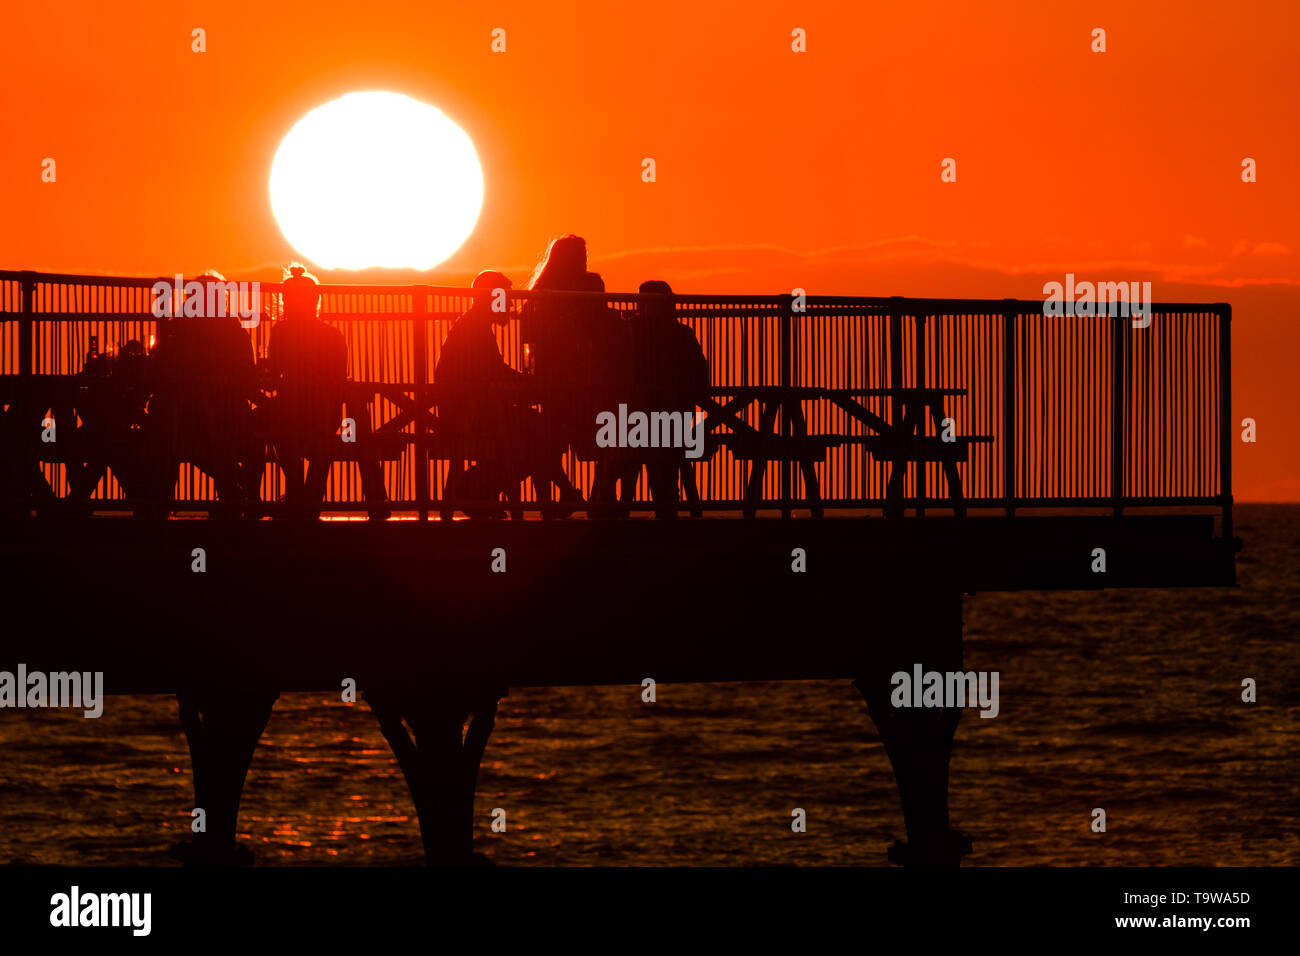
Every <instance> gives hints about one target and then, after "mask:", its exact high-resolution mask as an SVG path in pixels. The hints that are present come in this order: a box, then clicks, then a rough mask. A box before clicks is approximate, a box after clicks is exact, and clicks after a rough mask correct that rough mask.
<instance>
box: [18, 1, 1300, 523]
mask: <svg viewBox="0 0 1300 956" xmlns="http://www.w3.org/2000/svg"><path fill="white" fill-rule="evenodd" d="M455 6H458V7H459V9H452V7H453V4H450V3H429V2H427V0H426V2H419V3H407V4H399V3H382V2H377V0H370V2H366V3H346V4H332V3H329V2H320V3H312V4H292V5H290V4H273V3H268V2H259V3H244V2H240V0H226V2H220V3H176V2H171V3H157V4H145V3H126V4H111V5H110V4H89V3H62V4H21V5H11V7H10V8H7V9H6V13H5V25H4V28H3V31H2V32H0V75H2V77H3V83H0V116H3V120H2V122H3V124H4V132H3V137H0V200H2V201H3V205H2V206H0V208H3V211H4V216H5V221H6V224H7V228H6V229H5V230H4V231H3V233H2V234H0V267H2V268H11V269H16V268H34V269H43V270H50V271H66V272H101V273H122V274H145V275H157V274H170V273H172V272H175V271H185V272H191V271H199V270H202V269H204V268H209V267H212V268H217V269H220V270H221V271H223V272H225V273H226V274H227V275H228V276H231V277H236V278H242V277H247V278H263V279H271V278H276V277H277V276H278V274H279V271H278V266H279V264H280V263H282V262H284V261H287V260H288V259H291V258H295V254H294V252H293V250H292V249H291V248H290V247H289V245H288V244H287V243H286V241H285V240H284V238H283V236H282V235H281V233H280V231H279V228H278V227H277V226H276V224H275V221H274V219H273V218H272V216H271V211H270V203H269V201H268V197H267V179H268V175H269V169H270V163H271V158H272V156H273V154H274V152H275V149H276V146H277V145H278V143H279V141H280V138H281V137H282V136H283V135H284V134H285V133H286V132H287V131H288V130H289V128H290V127H291V126H292V125H293V123H294V122H296V121H297V120H298V119H299V118H300V117H301V116H302V115H303V114H304V113H306V112H307V111H308V110H310V109H311V108H313V107H315V106H318V105H320V104H321V103H323V102H325V101H327V100H330V99H333V98H335V97H337V96H339V95H341V94H343V93H346V92H350V91H356V90H367V89H387V90H393V91H396V92H401V93H406V94H408V95H410V96H413V97H415V98H417V99H420V100H423V101H425V102H428V103H432V104H433V105H435V106H437V107H439V108H440V109H442V110H443V111H444V112H445V113H447V114H448V115H449V116H450V117H451V118H452V119H453V120H455V121H456V122H457V123H459V124H460V125H461V126H462V127H463V128H464V129H465V130H466V131H467V132H468V133H469V135H470V136H471V138H472V139H473V140H474V143H475V146H476V148H477V150H478V152H479V157H480V160H481V161H482V163H483V166H484V177H485V183H486V193H485V200H484V207H483V212H482V215H481V217H480V220H479V224H478V228H477V230H476V232H475V234H474V235H473V236H472V237H471V238H470V239H469V241H468V242H466V243H465V245H464V246H463V247H462V248H461V250H460V251H459V252H458V253H457V254H456V255H455V256H454V257H453V258H452V259H450V260H448V261H447V262H446V263H444V264H443V265H442V266H440V267H439V268H437V269H435V270H433V271H432V272H430V273H422V274H421V273H412V272H400V273H393V274H391V275H385V276H384V278H385V279H387V280H389V281H415V280H416V279H417V278H418V279H419V280H420V281H431V282H447V283H459V282H462V281H464V279H465V278H466V277H467V276H468V275H471V274H473V273H474V272H477V271H478V270H479V269H481V268H485V267H497V268H503V269H504V270H505V271H507V272H508V273H510V274H511V275H513V276H514V277H515V278H516V280H523V279H524V278H525V277H526V274H527V272H528V270H529V269H530V268H531V266H532V264H533V263H534V262H535V261H536V258H537V255H538V253H539V252H540V251H541V250H542V248H543V246H544V245H545V243H546V241H547V239H548V238H549V237H551V236H552V235H555V234H557V233H562V232H577V233H580V234H582V235H584V236H586V237H587V240H588V243H589V245H590V248H591V252H592V257H593V267H594V268H597V269H599V270H600V271H601V272H603V273H604V275H605V277H606V280H607V283H608V285H609V287H610V288H611V289H615V290H620V289H634V288H635V286H636V284H637V283H639V282H640V281H641V280H642V279H645V278H650V277H659V278H665V279H668V280H669V281H670V282H672V283H673V285H674V287H675V288H677V289H679V290H681V291H700V292H772V291H789V290H790V289H791V288H793V287H794V286H800V287H803V288H806V289H807V290H808V291H809V292H810V293H814V294H815V293H842V294H852V293H856V294H864V295H895V294H902V295H917V294H924V295H934V296H948V295H951V296H962V295H966V296H992V297H1002V296H1020V297H1024V298H1039V297H1041V295H1042V291H1041V290H1042V284H1043V282H1044V281H1046V280H1047V279H1051V278H1056V279H1060V278H1062V276H1063V274H1064V273H1065V272H1066V271H1073V272H1075V273H1076V274H1078V275H1079V276H1080V278H1094V279H1106V280H1133V279H1149V280H1151V281H1152V283H1153V296H1154V298H1155V299H1156V300H1158V301H1159V300H1165V301H1169V300H1182V301H1187V300H1191V301H1225V300H1226V301H1229V302H1231V303H1232V304H1233V306H1234V309H1235V317H1236V318H1235V322H1234V374H1235V387H1234V415H1235V417H1236V418H1237V420H1238V421H1239V420H1240V419H1241V418H1242V417H1244V416H1246V415H1251V416H1253V417H1255V418H1256V420H1257V421H1258V423H1259V443H1258V444H1256V445H1242V444H1238V445H1237V446H1236V448H1235V450H1234V464H1235V472H1236V475H1235V486H1236V491H1237V495H1238V498H1239V499H1242V500H1252V499H1253V500H1300V434H1297V428H1296V425H1295V419H1296V415H1297V413H1300V407H1298V406H1300V402H1297V401H1296V386H1295V381H1296V374H1295V372H1294V371H1293V365H1294V362H1295V360H1296V357H1297V355H1300V333H1298V332H1297V326H1296V315H1297V308H1296V307H1297V305H1300V287H1298V286H1300V259H1298V258H1297V256H1298V255H1300V222H1298V221H1297V217H1296V216H1295V211H1296V210H1297V209H1300V168H1298V162H1297V157H1298V156H1300V105H1297V100H1298V97H1297V93H1298V90H1297V85H1298V84H1297V81H1298V80H1300V42H1297V40H1296V37H1297V35H1300V4H1297V3H1295V2H1287V0H1279V2H1272V3H1249V2H1241V0H1237V2H1221V3H1208V2H1185V0H1171V2H1163V3H1156V2H1148V0H1143V2H1140V3H1138V2H1133V0H1126V2H1118V3H1108V2H1089V3H1068V2H1046V0H1037V2H1024V3H987V4H986V3H978V4H977V3H969V2H966V3H949V2H943V3H924V2H919V0H917V2H910V3H898V4H887V5H886V4H845V3H817V2H811V3H810V2H801V3H798V4H791V3H768V2H759V0H756V2H749V3H734V4H733V3H729V4H710V3H704V2H699V0H695V2H692V3H678V2H668V0H655V2H654V3H650V4H608V3H587V4H564V5H561V4H554V3H546V4H539V3H536V2H532V3H494V4H482V3H474V4H470V3H465V4H459V5H455ZM196 26H197V27H203V28H204V29H205V30H206V31H207V46H208V50H207V52H206V53H203V54H195V53H192V52H191V50H190V42H191V39H190V31H191V29H193V28H194V27H196ZM494 27H503V28H504V29H505V30H506V35H507V52H506V53H504V54H494V53H492V52H491V49H490V42H491V36H490V34H491V30H492V29H493V28H494ZM794 27H802V28H804V29H805V30H806V31H807V35H808V52H807V53H806V54H802V55H800V54H794V53H792V52H791V50H790V31H791V29H793V28H794ZM1094 27H1104V28H1105V29H1106V31H1107V47H1108V49H1107V52H1106V53H1104V54H1094V53H1092V52H1091V51H1090V49H1089V45H1090V32H1091V30H1092V29H1093V28H1094ZM47 156H48V157H53V158H55V160H56V161H57V164H58V166H57V170H58V180H57V182H56V183H53V184H50V183H42V182H41V179H40V171H41V168H40V164H41V160H42V159H43V158H45V157H47ZM647 156H649V157H653V158H654V159H655V160H656V163H657V166H658V181H657V182H656V183H653V184H646V183H643V182H642V181H641V177H640V172H641V160H642V158H643V157H647ZM1246 156H1250V157H1253V158H1255V159H1256V160H1257V162H1258V164H1259V174H1258V175H1259V181H1258V182H1257V183H1254V184H1244V183H1242V182H1241V177H1240V168H1241V167H1240V164H1241V160H1242V158H1243V157H1246ZM944 157H953V158H955V159H956V160H957V182H956V183H949V184H946V183H941V182H940V178H939V172H940V161H941V160H942V159H943V158H944ZM322 277H323V278H326V279H333V280H334V281H357V279H358V276H357V274H356V273H332V274H326V275H323V276H322ZM378 277H379V274H376V273H373V272H372V273H368V274H366V275H364V276H363V277H362V278H367V279H375V278H378Z"/></svg>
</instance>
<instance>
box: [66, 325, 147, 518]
mask: <svg viewBox="0 0 1300 956" xmlns="http://www.w3.org/2000/svg"><path fill="white" fill-rule="evenodd" d="M149 361H150V360H149V357H148V356H147V355H146V354H145V349H144V345H142V344H141V343H140V342H139V341H138V340H136V339H131V340H130V341H129V342H127V343H126V344H124V345H123V346H122V348H121V349H120V350H119V351H118V352H117V353H116V354H110V353H108V352H103V353H98V354H96V353H94V352H92V353H90V354H88V355H87V356H86V363H85V365H84V366H83V368H82V372H81V375H80V376H79V377H80V379H81V382H82V388H81V390H80V393H79V395H78V397H77V399H76V403H75V404H76V411H77V415H78V416H79V417H80V418H81V428H79V429H78V430H77V436H78V441H79V443H80V444H81V445H82V447H83V448H84V452H83V454H81V455H80V456H79V458H81V461H78V462H75V463H72V462H70V463H69V468H68V486H69V496H68V497H69V499H70V500H71V501H72V502H75V503H76V506H77V507H78V508H79V509H80V510H82V511H83V512H88V511H89V510H90V499H91V495H93V494H94V492H95V489H96V488H97V487H99V483H100V482H101V481H102V480H103V479H104V475H105V474H106V472H107V471H108V470H109V469H110V468H111V469H112V471H113V476H114V477H115V478H116V479H117V483H118V484H119V485H121V487H122V490H123V492H124V493H125V496H126V498H127V500H128V501H133V500H137V499H138V497H139V496H140V495H142V494H145V493H146V491H147V480H148V479H147V476H146V475H145V474H144V465H143V463H142V461H141V455H142V453H143V446H142V439H143V435H144V429H145V427H146V426H147V424H148V418H147V410H148V405H149V380H148V369H149ZM83 462H84V463H83Z"/></svg>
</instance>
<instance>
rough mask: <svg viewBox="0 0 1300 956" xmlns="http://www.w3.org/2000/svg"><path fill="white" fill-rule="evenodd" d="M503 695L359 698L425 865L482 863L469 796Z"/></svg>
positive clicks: (383, 692)
mask: <svg viewBox="0 0 1300 956" xmlns="http://www.w3.org/2000/svg"><path fill="white" fill-rule="evenodd" d="M504 696H505V689H504V688H484V689H480V690H475V691H469V692H466V691H463V690H461V691H449V692H443V693H438V692H431V693H430V692H424V693H419V694H417V693H415V692H411V691H397V690H393V689H387V688H385V689H370V690H367V691H366V692H365V698H366V702H367V703H368V704H370V709H371V710H373V711H374V713H375V716H376V717H377V718H378V719H379V728H380V730H382V731H383V733H384V737H385V738H386V739H387V740H388V743H389V746H391V747H392V748H393V754H394V756H396V757H397V763H398V765H399V766H400V767H401V768H402V775H403V776H404V777H406V783H407V786H408V787H410V788H411V797H412V798H413V799H414V801H415V811H416V813H417V815H418V816H419V820H420V836H421V838H422V839H423V841H424V859H425V862H426V863H427V864H428V865H429V866H473V865H479V864H482V863H485V862H486V860H485V859H484V858H482V857H476V856H475V855H474V794H475V791H476V790H477V788H478V770H479V764H480V763H481V762H482V760H483V753H484V751H485V750H486V749H487V743H488V737H489V736H490V735H491V733H492V728H493V726H494V725H495V723H496V713H497V704H498V702H499V701H500V699H501V698H502V697H504ZM466 721H468V722H469V729H468V730H466V729H465V724H466ZM408 727H409V728H410V730H409V731H408V729H407V728H408Z"/></svg>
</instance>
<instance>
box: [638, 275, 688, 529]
mask: <svg viewBox="0 0 1300 956" xmlns="http://www.w3.org/2000/svg"><path fill="white" fill-rule="evenodd" d="M639 291H640V293H641V295H643V296H650V297H652V298H647V299H642V300H641V302H640V303H639V304H638V306H637V310H636V313H635V314H634V315H633V317H632V320H631V323H630V326H631V328H630V330H629V339H630V344H631V384H632V391H633V393H634V395H635V404H634V405H632V406H631V407H634V408H637V409H640V410H643V411H647V412H656V411H657V412H672V413H676V414H678V415H680V417H681V418H680V420H681V421H682V423H683V431H684V429H685V426H686V423H687V422H688V421H693V420H694V417H695V415H696V406H698V405H702V404H703V403H704V399H705V398H706V397H707V396H708V393H709V363H708V361H707V360H706V359H705V357H704V351H703V349H701V348H700V343H699V341H698V340H697V339H696V338H695V333H694V332H692V331H691V330H690V329H689V328H688V327H687V326H685V325H682V324H681V323H680V322H678V321H677V316H676V311H675V309H674V308H673V299H672V295H673V290H672V288H671V287H669V285H668V283H667V282H663V281H660V280H651V281H649V282H643V283H641V288H640V290H639ZM702 440H703V439H702V437H701V441H702ZM702 450H703V449H702V448H701V451H702ZM639 457H640V459H641V461H642V462H644V464H645V469H646V477H647V478H648V483H649V486H650V494H651V497H652V498H653V499H654V504H655V513H656V515H658V516H659V517H661V518H674V517H676V515H677V481H678V477H679V476H680V478H681V482H682V486H683V488H684V489H685V491H686V497H687V501H688V504H689V505H690V509H691V514H692V515H693V516H694V517H699V516H700V515H701V514H702V512H701V510H700V497H699V492H698V491H697V490H696V487H695V470H694V468H695V461H696V459H690V458H687V457H686V449H685V448H648V449H641V450H640V455H639ZM639 471H640V464H637V465H635V466H634V467H633V473H632V481H631V484H632V486H633V488H635V476H636V473H637V472H639ZM622 478H623V481H624V487H625V488H626V486H627V484H628V480H627V474H626V472H624V473H623V475H622Z"/></svg>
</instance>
